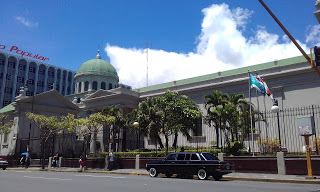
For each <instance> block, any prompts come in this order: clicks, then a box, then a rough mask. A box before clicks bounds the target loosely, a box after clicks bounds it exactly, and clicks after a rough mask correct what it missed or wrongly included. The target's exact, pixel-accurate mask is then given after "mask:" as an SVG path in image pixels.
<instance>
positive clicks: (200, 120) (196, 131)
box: [193, 117, 202, 136]
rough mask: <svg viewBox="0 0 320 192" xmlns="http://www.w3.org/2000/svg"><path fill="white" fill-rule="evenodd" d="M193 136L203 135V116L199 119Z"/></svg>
mask: <svg viewBox="0 0 320 192" xmlns="http://www.w3.org/2000/svg"><path fill="white" fill-rule="evenodd" d="M193 136H202V117H200V118H199V119H198V121H197V125H196V129H195V130H193Z"/></svg>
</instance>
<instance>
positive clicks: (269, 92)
mask: <svg viewBox="0 0 320 192" xmlns="http://www.w3.org/2000/svg"><path fill="white" fill-rule="evenodd" d="M256 77H257V79H258V81H260V82H261V83H262V84H263V86H264V90H265V92H266V93H265V94H266V95H268V96H269V97H271V99H273V95H272V93H271V91H270V89H269V87H268V85H267V83H266V82H265V81H263V80H262V78H261V77H260V76H259V75H258V74H257V75H256Z"/></svg>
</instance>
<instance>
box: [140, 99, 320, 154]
mask: <svg viewBox="0 0 320 192" xmlns="http://www.w3.org/2000/svg"><path fill="white" fill-rule="evenodd" d="M261 113H262V114H263V115H262V116H259V117H258V115H255V119H256V121H255V123H254V124H253V130H254V133H253V134H251V132H247V133H246V134H243V133H241V132H238V133H237V134H233V135H234V136H233V137H234V138H233V140H238V141H242V142H243V143H244V145H245V148H246V149H247V151H248V152H251V153H252V152H254V153H256V154H271V153H275V152H277V151H280V150H282V151H285V152H287V153H290V154H303V153H305V141H304V138H303V136H300V135H299V131H298V125H297V118H298V117H302V116H313V117H314V120H315V121H314V122H315V130H316V134H315V135H313V136H311V137H310V151H311V153H313V154H319V150H320V137H319V134H320V127H319V123H320V122H319V121H320V106H319V105H312V106H307V107H299V108H288V109H284V110H280V111H279V114H278V115H277V113H272V112H271V111H262V112H261ZM278 117H279V118H278ZM258 119H259V121H258ZM262 119H264V120H262ZM248 126H250V125H248ZM279 133H280V134H279ZM192 134H193V133H191V135H192ZM218 134H219V138H218V141H217V137H216V135H217V134H216V129H215V128H214V127H209V126H208V125H206V124H205V123H203V124H202V130H201V134H200V136H193V137H192V138H191V139H190V140H187V139H186V138H185V137H184V136H183V135H180V134H179V136H178V140H177V146H176V147H175V148H174V147H172V143H174V136H170V137H169V146H171V148H172V149H173V150H179V148H181V147H182V146H183V147H184V148H192V149H198V150H203V149H208V148H216V147H217V146H218V147H226V146H227V142H226V138H227V137H228V138H229V140H230V141H231V134H230V132H229V133H225V132H224V131H222V130H218ZM252 136H253V143H252ZM279 138H280V139H279ZM144 141H145V142H144V146H145V148H149V149H150V148H154V149H156V148H159V145H158V144H156V143H155V142H154V141H153V142H152V141H150V139H146V138H145V139H144ZM162 141H164V138H162ZM280 148H281V149H280Z"/></svg>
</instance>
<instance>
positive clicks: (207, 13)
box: [0, 0, 320, 88]
mask: <svg viewBox="0 0 320 192" xmlns="http://www.w3.org/2000/svg"><path fill="white" fill-rule="evenodd" d="M264 2H265V3H266V4H267V5H268V6H269V8H270V9H271V10H272V11H273V12H274V14H275V15H276V16H277V17H278V19H279V20H280V21H281V22H282V23H283V25H284V26H285V27H286V28H287V29H288V31H289V32H290V33H291V34H292V35H293V37H294V38H295V39H296V40H297V41H298V42H299V44H300V45H301V46H302V48H303V49H305V50H306V51H307V53H309V48H310V47H314V46H315V45H319V44H320V43H319V29H320V27H319V23H318V22H317V20H316V18H315V17H314V15H313V12H314V11H316V8H315V6H314V4H315V2H316V1H315V0H294V1H292V0H281V1H275V0H264ZM146 41H148V42H149V43H150V45H149V50H148V75H149V78H148V81H147V80H146V74H147V70H146V66H147V59H146V58H147V54H146ZM0 45H5V46H6V47H11V46H13V45H14V46H17V47H19V49H21V50H23V51H27V52H30V53H32V54H39V55H41V56H44V57H47V58H49V59H50V60H49V62H48V63H49V64H53V65H57V66H60V67H63V68H67V69H71V70H75V71H76V70H77V69H78V68H79V67H80V66H81V64H82V63H84V62H85V61H87V60H90V59H93V58H94V57H95V55H96V54H97V49H100V50H101V52H100V54H101V56H102V58H103V59H105V60H107V61H108V62H110V63H111V64H112V65H113V66H114V67H115V68H116V69H117V71H118V75H119V77H120V82H121V83H125V84H128V85H132V86H133V87H134V88H139V87H144V86H146V84H147V82H148V85H153V84H158V83H164V82H168V81H174V80H179V79H184V78H188V77H194V76H199V75H205V74H209V73H215V72H218V71H224V70H228V69H234V68H239V67H244V66H249V65H253V64H258V63H263V62H268V61H273V60H275V59H278V60H279V59H284V58H288V57H293V56H298V55H301V54H300V52H299V51H298V50H297V49H296V48H295V46H294V45H293V44H292V43H291V41H290V40H289V39H288V38H287V37H286V35H285V33H284V32H283V31H282V30H281V29H280V27H279V26H278V25H277V24H276V22H275V21H274V20H273V19H272V18H271V16H270V15H269V14H268V13H267V11H266V10H265V9H264V8H263V7H262V5H261V4H260V3H259V1H258V0H251V1H249V0H241V1H239V0H228V1H222V0H170V1H169V0H161V1H159V0H158V1H157V0H136V1H132V0H117V1H114V0H104V1H81V0H57V1H34V0H29V1H20V0H15V1H3V2H1V12H0Z"/></svg>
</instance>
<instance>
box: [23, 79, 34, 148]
mask: <svg viewBox="0 0 320 192" xmlns="http://www.w3.org/2000/svg"><path fill="white" fill-rule="evenodd" d="M30 81H32V80H31V79H28V80H27V82H26V85H25V87H26V88H25V90H26V91H27V90H28V84H31V83H29V82H30ZM33 102H34V92H32V102H31V113H33ZM30 136H31V121H30V123H29V136H28V144H27V152H28V153H29V145H30Z"/></svg>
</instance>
